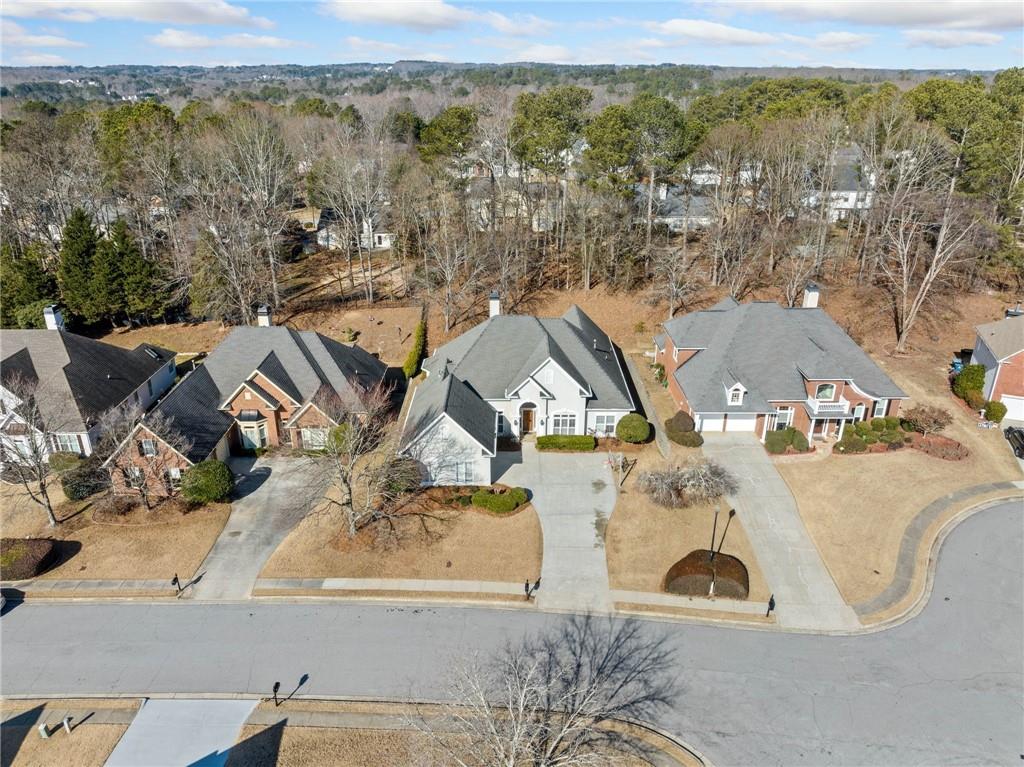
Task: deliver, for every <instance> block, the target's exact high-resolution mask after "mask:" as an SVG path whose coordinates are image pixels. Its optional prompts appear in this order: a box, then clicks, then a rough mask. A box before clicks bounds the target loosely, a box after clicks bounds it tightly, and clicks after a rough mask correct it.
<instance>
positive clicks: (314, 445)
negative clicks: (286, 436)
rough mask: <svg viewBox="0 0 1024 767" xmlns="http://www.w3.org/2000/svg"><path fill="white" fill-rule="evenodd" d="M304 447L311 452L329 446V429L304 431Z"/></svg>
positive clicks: (304, 429)
mask: <svg viewBox="0 0 1024 767" xmlns="http://www.w3.org/2000/svg"><path fill="white" fill-rule="evenodd" d="M302 446H303V447H304V448H307V449H309V450H322V449H323V448H324V447H326V446H327V429H306V428H303V429H302Z"/></svg>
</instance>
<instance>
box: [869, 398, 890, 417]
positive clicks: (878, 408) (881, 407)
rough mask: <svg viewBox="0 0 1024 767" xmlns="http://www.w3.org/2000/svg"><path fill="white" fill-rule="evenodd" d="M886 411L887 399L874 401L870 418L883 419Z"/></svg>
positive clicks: (887, 406)
mask: <svg viewBox="0 0 1024 767" xmlns="http://www.w3.org/2000/svg"><path fill="white" fill-rule="evenodd" d="M888 409H889V400H887V399H880V400H875V410H874V413H872V417H873V418H884V417H885V411H886V410H888Z"/></svg>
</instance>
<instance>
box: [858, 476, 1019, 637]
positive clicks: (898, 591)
mask: <svg viewBox="0 0 1024 767" xmlns="http://www.w3.org/2000/svg"><path fill="white" fill-rule="evenodd" d="M1022 488H1024V482H989V483H987V484H984V485H973V486H972V487H964V488H961V489H960V490H957V491H956V492H953V493H950V494H949V495H944V496H942V497H941V498H936V499H935V500H934V501H932V502H931V503H929V504H928V505H927V506H925V507H924V508H923V509H921V511H919V512H918V513H917V516H915V517H914V518H913V519H912V520H911V521H910V524H909V525H907V529H906V530H904V531H903V540H901V541H900V553H899V556H898V558H897V559H896V573H895V574H894V575H893V579H892V581H891V582H890V583H889V585H888V586H886V587H885V590H884V591H883V592H882V593H881V594H879V595H878V596H876V597H874V598H873V599H869V600H867V601H866V602H861V603H860V604H856V605H854V606H853V609H854V610H855V611H856V613H857V615H860V616H862V617H863V616H866V615H874V614H875V613H880V612H882V611H884V610H888V609H889V608H890V607H892V606H893V605H895V604H898V603H899V602H900V601H902V600H903V599H904V598H905V597H906V596H907V592H908V591H910V587H911V585H913V582H914V565H915V564H916V562H917V551H918V549H919V548H920V547H921V538H922V537H923V536H924V533H925V531H926V530H927V529H928V528H929V527H930V526H931V524H932V523H933V522H934V521H935V520H936V519H938V518H939V517H940V516H941V515H942V514H943V513H944V512H945V511H947V510H948V509H949V508H950V507H951V506H954V505H955V504H958V503H961V502H962V501H967V500H970V499H971V498H976V497H979V496H982V495H985V494H986V493H992V492H995V491H997V490H1005V491H1006V492H1007V494H1008V495H1010V494H1015V493H1019V492H1020V490H1021V489H1022ZM997 503H999V502H998V501H993V502H992V504H991V505H996V504H997ZM1017 506H1018V508H1021V509H1022V510H1024V504H1021V502H1020V501H1019V500H1018V502H1017Z"/></svg>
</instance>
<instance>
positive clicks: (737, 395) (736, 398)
mask: <svg viewBox="0 0 1024 767" xmlns="http://www.w3.org/2000/svg"><path fill="white" fill-rule="evenodd" d="M729 404H730V405H742V404H743V387H742V386H740V385H739V384H737V385H736V386H734V387H732V388H731V389H729Z"/></svg>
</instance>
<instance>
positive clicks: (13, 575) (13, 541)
mask: <svg viewBox="0 0 1024 767" xmlns="http://www.w3.org/2000/svg"><path fill="white" fill-rule="evenodd" d="M57 555H58V551H57V545H56V542H55V541H52V540H50V539H49V538H0V570H3V574H4V580H9V581H22V580H25V579H26V578H32V577H34V576H36V575H39V574H40V573H42V572H44V571H45V570H46V569H47V568H48V567H49V566H50V565H51V564H52V563H53V562H54V560H56V559H57Z"/></svg>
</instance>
